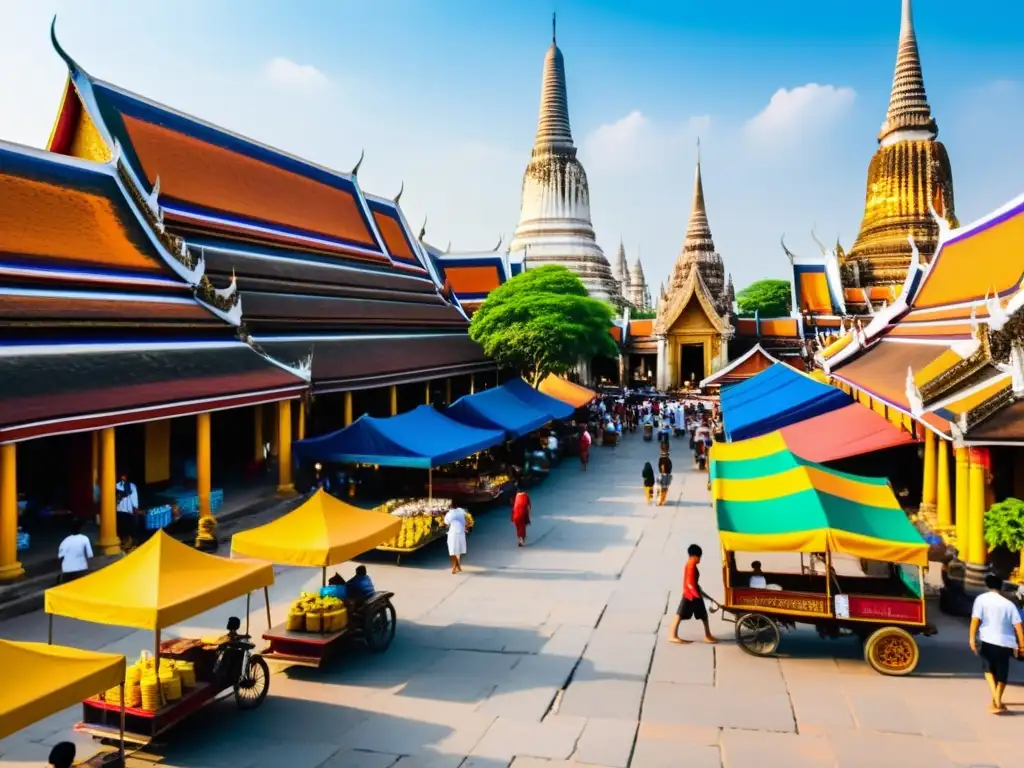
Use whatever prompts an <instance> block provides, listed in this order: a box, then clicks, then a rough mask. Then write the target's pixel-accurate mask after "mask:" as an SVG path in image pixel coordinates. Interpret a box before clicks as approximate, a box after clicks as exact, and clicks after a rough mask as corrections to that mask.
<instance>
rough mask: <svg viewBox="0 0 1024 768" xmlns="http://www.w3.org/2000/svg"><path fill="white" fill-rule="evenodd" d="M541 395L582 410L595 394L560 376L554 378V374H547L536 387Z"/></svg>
mask: <svg viewBox="0 0 1024 768" xmlns="http://www.w3.org/2000/svg"><path fill="white" fill-rule="evenodd" d="M537 389H539V390H540V391H541V392H542V393H544V394H545V395H548V396H550V397H553V398H555V399H556V400H561V401H562V402H563V403H566V404H568V405H570V406H572V407H573V408H582V407H583V406H585V405H587V404H588V403H590V402H592V401H593V399H594V398H595V397H597V393H596V392H594V391H593V390H591V389H587V388H586V387H581V386H580V385H579V384H574V383H573V382H571V381H569V380H568V379H563V378H562V377H561V376H555V374H553V373H551V374H548V376H547V378H545V379H544V380H543V381H542V382H541V383H540V385H539V386H538V387H537Z"/></svg>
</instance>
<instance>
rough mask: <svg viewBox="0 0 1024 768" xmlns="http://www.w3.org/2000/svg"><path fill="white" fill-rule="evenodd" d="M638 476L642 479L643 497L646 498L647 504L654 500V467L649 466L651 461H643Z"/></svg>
mask: <svg viewBox="0 0 1024 768" xmlns="http://www.w3.org/2000/svg"><path fill="white" fill-rule="evenodd" d="M640 476H641V477H642V478H643V479H644V498H645V499H646V500H647V504H648V505H650V503H651V502H652V501H654V467H652V466H651V462H649V461H648V462H645V463H644V468H643V471H642V472H641V473H640Z"/></svg>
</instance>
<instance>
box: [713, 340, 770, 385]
mask: <svg viewBox="0 0 1024 768" xmlns="http://www.w3.org/2000/svg"><path fill="white" fill-rule="evenodd" d="M778 362H781V361H780V360H778V359H776V358H775V357H773V356H772V355H770V354H768V353H767V352H766V351H765V350H764V349H763V348H762V347H761V345H760V344H755V345H754V346H753V347H751V348H750V349H749V350H747V351H746V352H745V353H744V354H743V355H741V356H740V357H738V358H736V359H735V360H733V361H732V362H731V363H729V364H728V365H727V366H725V368H722V369H721V370H720V371H718V372H717V373H713V374H712V375H711V376H708V377H707V378H706V379H704V380H703V381H702V382H701V383H700V386H701V388H703V387H721V386H726V385H728V384H735V383H737V382H740V381H745V380H746V379H749V378H750V377H751V376H756V375H757V374H759V373H761V371H766V370H768V369H769V368H771V367H772V366H773V365H775V363H778Z"/></svg>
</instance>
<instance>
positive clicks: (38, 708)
mask: <svg viewBox="0 0 1024 768" xmlns="http://www.w3.org/2000/svg"><path fill="white" fill-rule="evenodd" d="M0 669H2V670H3V675H4V685H3V686H2V687H0V739H5V738H7V737H8V736H10V735H11V734H13V733H17V732H18V731H20V730H21V729H22V728H27V727H28V726H30V725H32V724H33V723H37V722H39V721H40V720H42V719H43V718H46V717H49V716H50V715H53V714H56V713H57V712H60V711H61V710H64V709H67V708H68V707H73V706H75V705H76V704H78V703H79V702H81V701H82V700H83V699H86V698H89V697H92V696H96V695H97V692H99V691H106V695H111V693H112V692H116V695H118V696H119V697H120V698H121V700H122V701H123V696H121V695H120V694H121V692H123V691H124V685H125V660H124V656H121V655H119V654H113V653H96V652H93V651H82V650H79V649H78V648H66V647H64V646H60V645H44V644H43V643H16V642H12V641H10V640H0ZM120 712H121V714H120V722H121V726H119V728H123V724H124V717H125V714H124V707H123V705H122V706H121V707H120ZM119 745H120V746H119V749H118V751H117V752H101V753H100V754H98V755H96V756H95V757H94V758H92V759H91V760H87V761H85V762H82V763H77V765H79V766H97V767H98V766H112V765H124V741H123V740H121V739H119Z"/></svg>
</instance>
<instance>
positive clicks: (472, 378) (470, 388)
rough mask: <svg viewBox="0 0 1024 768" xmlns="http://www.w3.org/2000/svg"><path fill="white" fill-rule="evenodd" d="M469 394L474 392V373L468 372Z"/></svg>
mask: <svg viewBox="0 0 1024 768" xmlns="http://www.w3.org/2000/svg"><path fill="white" fill-rule="evenodd" d="M469 394H471V395H474V394H476V374H475V373H471V374H469Z"/></svg>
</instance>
